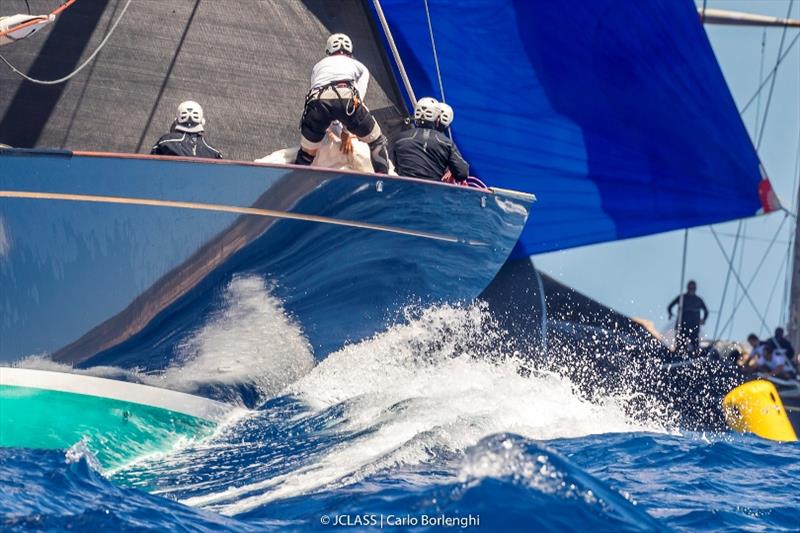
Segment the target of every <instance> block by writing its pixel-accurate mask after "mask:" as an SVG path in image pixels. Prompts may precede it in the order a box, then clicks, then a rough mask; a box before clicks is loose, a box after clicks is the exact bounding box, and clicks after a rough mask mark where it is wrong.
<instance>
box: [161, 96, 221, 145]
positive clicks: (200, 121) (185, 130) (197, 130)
mask: <svg viewBox="0 0 800 533" xmlns="http://www.w3.org/2000/svg"><path fill="white" fill-rule="evenodd" d="M205 124H206V119H205V117H204V116H203V108H202V107H200V104H198V103H197V102H194V101H192V100H186V101H185V102H181V104H180V105H179V106H178V113H177V115H176V116H175V121H174V122H173V123H172V127H171V128H170V132H169V133H167V134H166V135H162V136H161V138H160V139H159V140H158V142H157V143H156V144H155V146H153V149H152V150H150V153H151V154H155V155H169V156H185V157H205V158H208V159H222V154H221V153H220V151H219V150H217V149H216V148H214V147H213V146H211V144H209V142H208V141H207V140H206V138H205V129H204V126H205Z"/></svg>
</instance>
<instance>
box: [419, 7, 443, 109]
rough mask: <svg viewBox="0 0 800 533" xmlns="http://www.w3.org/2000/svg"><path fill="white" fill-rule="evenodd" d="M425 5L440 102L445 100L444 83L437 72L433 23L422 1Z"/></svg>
mask: <svg viewBox="0 0 800 533" xmlns="http://www.w3.org/2000/svg"><path fill="white" fill-rule="evenodd" d="M423 1H424V4H425V16H426V17H427V18H428V34H429V35H430V36H431V48H432V49H433V65H434V67H435V68H436V79H437V80H439V94H441V96H442V102H446V101H447V100H446V99H445V97H444V83H442V72H441V70H439V54H438V53H437V52H436V39H434V38H433V23H432V22H431V12H430V10H429V9H428V0H423Z"/></svg>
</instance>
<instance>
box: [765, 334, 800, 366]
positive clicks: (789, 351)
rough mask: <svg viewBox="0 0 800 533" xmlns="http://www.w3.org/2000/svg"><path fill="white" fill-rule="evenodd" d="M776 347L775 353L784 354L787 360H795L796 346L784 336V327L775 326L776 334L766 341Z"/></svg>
mask: <svg viewBox="0 0 800 533" xmlns="http://www.w3.org/2000/svg"><path fill="white" fill-rule="evenodd" d="M765 342H766V343H767V344H770V345H772V347H773V348H774V349H775V355H782V356H783V357H785V358H786V360H787V361H790V362H791V361H794V355H795V352H794V346H792V343H791V342H789V339H787V338H786V337H784V331H783V328H775V334H774V335H773V336H772V337H771V338H769V339H767V340H766V341H765Z"/></svg>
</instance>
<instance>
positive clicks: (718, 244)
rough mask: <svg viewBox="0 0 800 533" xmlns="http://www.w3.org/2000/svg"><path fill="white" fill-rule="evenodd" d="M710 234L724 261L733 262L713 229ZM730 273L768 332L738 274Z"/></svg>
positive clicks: (765, 323)
mask: <svg viewBox="0 0 800 533" xmlns="http://www.w3.org/2000/svg"><path fill="white" fill-rule="evenodd" d="M711 233H712V234H713V235H714V239H715V240H716V241H717V246H719V250H720V251H721V252H722V256H723V257H724V258H725V261H727V262H728V263H729V264H730V263H731V262H732V261H733V260H732V258H730V257H728V253H727V252H726V251H725V247H724V246H722V242H721V241H720V240H719V237H717V234H716V232H715V231H714V229H713V228H712V229H711ZM732 272H733V276H734V277H735V278H736V282H737V283H738V284H739V285H740V286H741V287H742V291H743V292H744V296H745V297H746V298H747V301H748V302H750V305H752V306H753V311H755V312H756V315H758V318H759V320H761V324H762V325H763V326H764V327H766V328H767V330H769V328H768V327H767V321H766V320H764V317H763V316H762V315H761V312H760V311H759V310H758V306H757V305H756V303H755V302H754V301H753V299H752V298H751V297H750V293H749V292H747V288H746V287H745V286H744V283H742V279H741V278H740V277H739V273H738V272H736V271H735V270H732Z"/></svg>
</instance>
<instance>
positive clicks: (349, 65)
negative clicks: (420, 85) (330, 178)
mask: <svg viewBox="0 0 800 533" xmlns="http://www.w3.org/2000/svg"><path fill="white" fill-rule="evenodd" d="M325 53H326V54H328V56H327V57H325V58H323V59H322V60H321V61H320V62H319V63H317V64H316V65H314V69H313V70H312V71H311V90H310V91H309V92H308V95H307V96H306V104H305V109H304V111H303V118H302V119H301V120H300V131H301V133H302V136H301V138H300V150H299V151H298V152H297V159H296V161H295V163H296V164H298V165H310V164H311V162H312V161H314V156H315V155H316V154H317V150H318V149H319V146H320V143H321V142H322V139H323V137H325V131H326V130H327V129H328V126H330V124H331V122H333V121H334V120H338V121H339V122H341V123H342V124H343V125H344V126H345V127H346V128H347V130H348V131H349V132H350V133H352V134H353V135H355V136H356V137H358V138H359V139H360V140H362V141H364V142H365V143H367V144H368V145H369V148H370V160H371V161H372V167H373V169H374V170H375V172H378V173H380V174H386V173H387V172H388V171H389V152H388V149H387V144H388V142H387V140H386V137H385V136H384V135H383V133H382V132H381V127H380V126H379V125H378V122H377V121H376V120H375V118H374V117H373V116H372V114H371V113H370V112H369V109H367V106H365V105H364V96H365V95H366V93H367V85H368V84H369V70H367V67H365V66H364V65H363V64H362V63H361V62H360V61H357V60H355V59H354V58H353V42H352V41H351V40H350V37H348V36H347V35H345V34H343V33H334V34H333V35H331V36H330V37H328V43H327V45H326V46H325Z"/></svg>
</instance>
